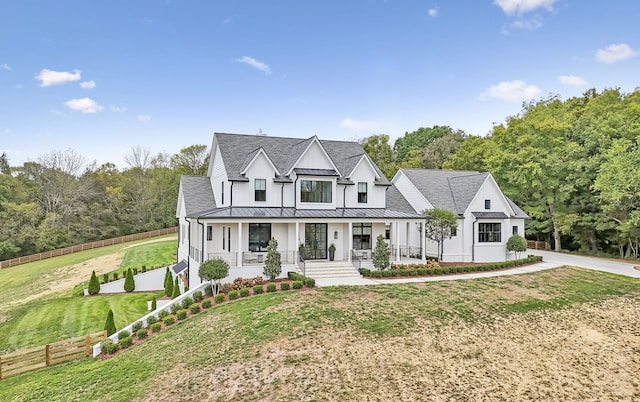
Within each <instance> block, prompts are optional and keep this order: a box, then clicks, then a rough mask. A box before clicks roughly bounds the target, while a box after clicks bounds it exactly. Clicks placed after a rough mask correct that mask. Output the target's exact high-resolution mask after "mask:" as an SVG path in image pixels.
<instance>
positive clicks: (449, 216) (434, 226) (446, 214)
mask: <svg viewBox="0 0 640 402" xmlns="http://www.w3.org/2000/svg"><path fill="white" fill-rule="evenodd" d="M423 213H424V214H425V215H427V216H429V219H427V223H426V224H425V227H424V229H425V236H426V237H427V239H430V240H433V241H435V242H437V243H438V260H440V261H442V253H443V251H444V239H450V238H451V236H452V235H453V232H454V231H455V230H456V229H457V228H458V218H457V217H456V215H455V214H454V213H453V212H451V211H447V210H446V209H440V208H433V209H428V210H425V211H424V212H423Z"/></svg>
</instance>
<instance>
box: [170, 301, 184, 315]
mask: <svg viewBox="0 0 640 402" xmlns="http://www.w3.org/2000/svg"><path fill="white" fill-rule="evenodd" d="M181 308H182V307H181V306H180V305H179V304H178V303H173V304H172V305H171V314H175V313H177V312H178V310H180V309H181Z"/></svg>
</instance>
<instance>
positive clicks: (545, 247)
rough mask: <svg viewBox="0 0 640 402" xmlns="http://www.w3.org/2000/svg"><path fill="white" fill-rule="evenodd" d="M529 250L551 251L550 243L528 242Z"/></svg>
mask: <svg viewBox="0 0 640 402" xmlns="http://www.w3.org/2000/svg"><path fill="white" fill-rule="evenodd" d="M527 248H530V249H533V250H549V243H547V242H546V241H537V240H527Z"/></svg>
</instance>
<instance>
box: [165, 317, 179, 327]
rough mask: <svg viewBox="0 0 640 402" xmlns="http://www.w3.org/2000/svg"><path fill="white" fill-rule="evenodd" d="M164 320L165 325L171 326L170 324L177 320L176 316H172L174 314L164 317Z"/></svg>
mask: <svg viewBox="0 0 640 402" xmlns="http://www.w3.org/2000/svg"><path fill="white" fill-rule="evenodd" d="M162 322H164V325H167V326H169V325H171V324H173V323H174V322H176V318H175V317H174V316H172V315H168V316H166V317H165V318H164V320H162Z"/></svg>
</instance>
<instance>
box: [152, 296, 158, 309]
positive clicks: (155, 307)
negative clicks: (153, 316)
mask: <svg viewBox="0 0 640 402" xmlns="http://www.w3.org/2000/svg"><path fill="white" fill-rule="evenodd" d="M157 308H158V301H157V300H156V297H155V296H153V299H151V311H156V309H157Z"/></svg>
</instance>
